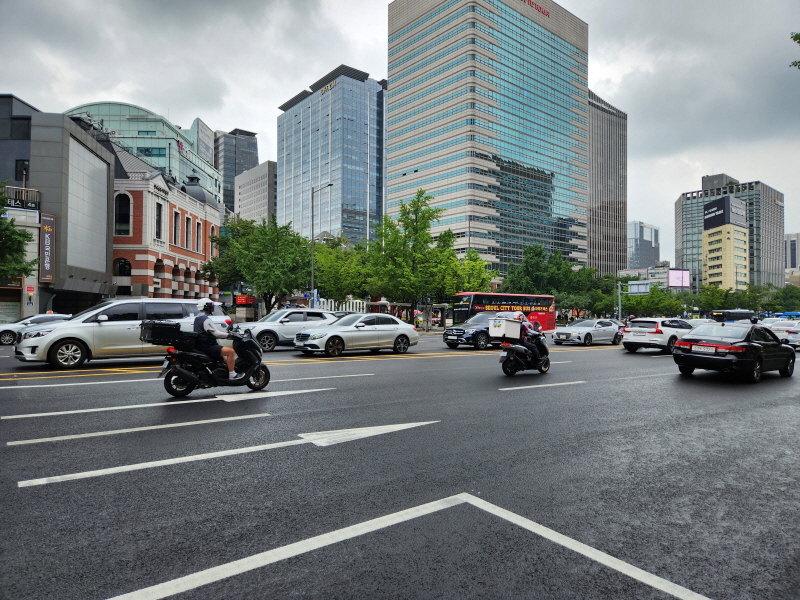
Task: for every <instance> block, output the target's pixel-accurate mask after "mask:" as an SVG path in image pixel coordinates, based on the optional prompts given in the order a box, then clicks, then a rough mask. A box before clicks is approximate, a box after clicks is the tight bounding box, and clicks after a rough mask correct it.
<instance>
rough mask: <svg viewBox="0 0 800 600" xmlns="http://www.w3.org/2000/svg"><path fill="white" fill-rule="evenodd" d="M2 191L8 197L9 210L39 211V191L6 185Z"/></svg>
mask: <svg viewBox="0 0 800 600" xmlns="http://www.w3.org/2000/svg"><path fill="white" fill-rule="evenodd" d="M3 191H4V192H5V194H6V196H8V206H9V208H27V209H29V210H39V190H34V189H31V188H22V187H15V186H11V185H7V186H5V188H3Z"/></svg>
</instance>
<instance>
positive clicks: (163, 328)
mask: <svg viewBox="0 0 800 600" xmlns="http://www.w3.org/2000/svg"><path fill="white" fill-rule="evenodd" d="M141 327H142V332H141V333H140V334H139V339H140V340H142V341H143V342H145V343H147V344H153V345H155V346H173V347H175V348H177V349H178V350H192V349H194V345H195V341H196V340H197V334H196V333H194V332H186V331H181V326H180V323H173V322H171V321H142V325H141Z"/></svg>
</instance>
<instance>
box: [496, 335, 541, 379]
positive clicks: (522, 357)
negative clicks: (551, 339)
mask: <svg viewBox="0 0 800 600" xmlns="http://www.w3.org/2000/svg"><path fill="white" fill-rule="evenodd" d="M533 343H534V345H535V346H536V348H537V349H538V350H539V356H540V358H539V360H534V359H533V355H532V354H531V353H530V351H529V350H528V349H527V348H526V347H525V346H523V345H522V344H509V343H507V342H504V343H502V344H500V349H501V351H500V363H501V364H502V365H503V373H505V374H506V375H508V376H509V377H513V376H514V375H516V374H517V373H519V372H520V371H532V370H534V369H537V370H538V371H539V372H540V373H547V372H548V371H549V370H550V350H549V349H548V348H547V342H546V341H545V339H544V336H543V335H537V336H536V337H534V339H533Z"/></svg>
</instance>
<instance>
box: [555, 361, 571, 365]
mask: <svg viewBox="0 0 800 600" xmlns="http://www.w3.org/2000/svg"><path fill="white" fill-rule="evenodd" d="M571 362H572V361H571V360H551V361H550V364H551V365H565V364H567V363H571Z"/></svg>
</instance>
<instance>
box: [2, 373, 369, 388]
mask: <svg viewBox="0 0 800 600" xmlns="http://www.w3.org/2000/svg"><path fill="white" fill-rule="evenodd" d="M374 376H375V373H360V374H356V375H326V376H324V377H300V378H298V379H272V380H271V381H272V383H280V382H282V381H311V380H313V379H339V378H342V377H374ZM98 377H103V375H102V374H100V375H98ZM5 381H13V380H8V379H7V380H5ZM143 381H145V382H151V383H156V382H159V381H161V379H145V378H144V377H143V378H142V379H123V380H121V381H83V382H78V383H49V384H36V385H6V386H2V387H0V390H26V389H28V388H50V387H69V386H73V385H111V384H112V383H113V384H117V383H141V382H143Z"/></svg>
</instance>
